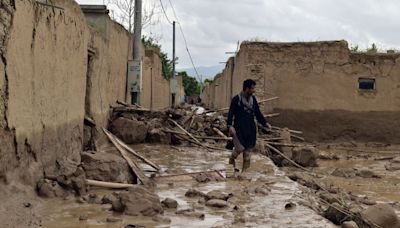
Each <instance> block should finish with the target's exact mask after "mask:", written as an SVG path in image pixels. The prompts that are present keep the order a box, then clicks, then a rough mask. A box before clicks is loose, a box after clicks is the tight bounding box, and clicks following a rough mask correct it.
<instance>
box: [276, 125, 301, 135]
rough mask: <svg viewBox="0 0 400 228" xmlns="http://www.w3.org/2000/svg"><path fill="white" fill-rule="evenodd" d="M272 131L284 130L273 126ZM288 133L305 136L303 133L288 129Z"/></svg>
mask: <svg viewBox="0 0 400 228" xmlns="http://www.w3.org/2000/svg"><path fill="white" fill-rule="evenodd" d="M272 129H275V130H283V128H280V127H276V126H272ZM288 131H289V132H290V133H294V134H300V135H301V134H303V132H302V131H296V130H291V129H288Z"/></svg>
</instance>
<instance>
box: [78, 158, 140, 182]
mask: <svg viewBox="0 0 400 228" xmlns="http://www.w3.org/2000/svg"><path fill="white" fill-rule="evenodd" d="M81 159H82V163H83V169H84V170H85V172H86V177H87V178H88V179H93V180H99V181H109V182H117V183H127V182H128V183H132V182H133V179H134V177H133V175H132V173H131V171H130V169H129V166H128V164H127V162H126V161H125V160H124V159H123V158H122V157H121V156H118V155H115V154H113V153H107V152H96V153H88V152H83V153H82V155H81Z"/></svg>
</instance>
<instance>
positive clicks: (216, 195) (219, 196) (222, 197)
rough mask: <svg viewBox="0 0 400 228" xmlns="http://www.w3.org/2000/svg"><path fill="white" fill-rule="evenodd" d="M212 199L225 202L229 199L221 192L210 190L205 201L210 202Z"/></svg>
mask: <svg viewBox="0 0 400 228" xmlns="http://www.w3.org/2000/svg"><path fill="white" fill-rule="evenodd" d="M212 199H219V200H224V201H227V200H228V199H229V195H228V194H226V193H223V192H221V191H220V190H212V191H210V192H208V193H207V195H206V201H208V200H212Z"/></svg>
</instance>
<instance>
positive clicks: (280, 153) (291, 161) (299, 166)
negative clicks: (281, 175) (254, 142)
mask: <svg viewBox="0 0 400 228" xmlns="http://www.w3.org/2000/svg"><path fill="white" fill-rule="evenodd" d="M266 145H267V147H268V148H270V149H271V150H273V151H275V152H276V153H278V154H279V155H281V156H282V157H284V158H285V159H286V160H288V161H289V162H290V163H292V164H293V165H294V166H296V167H298V168H300V169H302V170H304V171H307V172H310V171H309V170H308V169H306V168H304V167H303V166H301V165H299V164H297V163H296V162H294V161H293V160H292V159H290V158H288V157H287V156H286V155H285V154H283V153H282V152H280V151H279V150H278V149H276V148H275V147H273V146H271V145H269V144H268V143H267V144H266Z"/></svg>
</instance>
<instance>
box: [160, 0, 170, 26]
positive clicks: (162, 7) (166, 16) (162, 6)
mask: <svg viewBox="0 0 400 228" xmlns="http://www.w3.org/2000/svg"><path fill="white" fill-rule="evenodd" d="M160 4H161V9H162V11H163V13H164V16H165V18H166V19H167V21H168V22H169V23H170V24H172V22H171V21H170V20H169V18H168V15H167V12H165V9H164V5H163V3H162V0H160Z"/></svg>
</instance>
